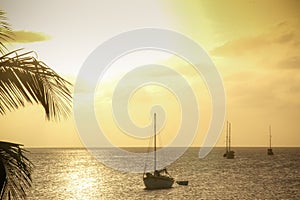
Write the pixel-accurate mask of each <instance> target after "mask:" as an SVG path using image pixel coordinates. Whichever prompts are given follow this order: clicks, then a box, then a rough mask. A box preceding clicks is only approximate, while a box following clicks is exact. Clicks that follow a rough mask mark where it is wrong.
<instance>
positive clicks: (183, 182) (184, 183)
mask: <svg viewBox="0 0 300 200" xmlns="http://www.w3.org/2000/svg"><path fill="white" fill-rule="evenodd" d="M176 183H177V184H178V185H188V184H189V181H176Z"/></svg>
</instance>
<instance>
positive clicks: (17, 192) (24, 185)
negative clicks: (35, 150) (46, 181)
mask: <svg viewBox="0 0 300 200" xmlns="http://www.w3.org/2000/svg"><path fill="white" fill-rule="evenodd" d="M21 146H22V145H20V144H14V143H9V142H0V165H1V166H2V167H3V168H4V170H5V172H4V173H6V176H5V180H4V187H3V188H2V191H0V195H1V196H0V198H1V199H12V198H15V199H25V197H26V194H27V191H28V189H29V188H30V187H31V182H32V181H31V176H30V174H31V172H32V170H33V164H32V163H31V162H30V161H29V160H28V158H27V157H26V156H25V153H26V150H24V149H23V148H21ZM0 189H1V188H0Z"/></svg>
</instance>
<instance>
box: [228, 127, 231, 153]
mask: <svg viewBox="0 0 300 200" xmlns="http://www.w3.org/2000/svg"><path fill="white" fill-rule="evenodd" d="M230 137H231V123H229V133H228V151H230V139H231V138H230Z"/></svg>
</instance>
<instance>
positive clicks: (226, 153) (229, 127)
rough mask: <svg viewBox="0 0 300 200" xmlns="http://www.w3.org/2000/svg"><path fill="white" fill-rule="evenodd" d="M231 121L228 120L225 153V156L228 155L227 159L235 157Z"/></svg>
mask: <svg viewBox="0 0 300 200" xmlns="http://www.w3.org/2000/svg"><path fill="white" fill-rule="evenodd" d="M230 137H231V123H229V122H228V121H227V127H226V152H225V153H224V155H223V157H226V158H227V159H233V158H234V156H235V155H234V151H232V150H231V147H230V142H231V140H230V139H231V138H230Z"/></svg>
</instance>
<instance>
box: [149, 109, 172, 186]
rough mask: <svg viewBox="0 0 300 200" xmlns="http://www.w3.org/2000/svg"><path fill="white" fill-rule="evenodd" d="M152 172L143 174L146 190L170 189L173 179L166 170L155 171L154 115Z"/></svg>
mask: <svg viewBox="0 0 300 200" xmlns="http://www.w3.org/2000/svg"><path fill="white" fill-rule="evenodd" d="M153 138H154V151H153V152H154V172H153V173H150V172H147V173H145V172H144V174H143V181H144V184H145V186H146V189H150V190H153V189H166V188H171V187H172V185H173V184H174V178H172V177H171V176H170V174H169V173H168V171H167V169H166V168H164V169H161V170H157V169H156V113H154V137H153Z"/></svg>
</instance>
